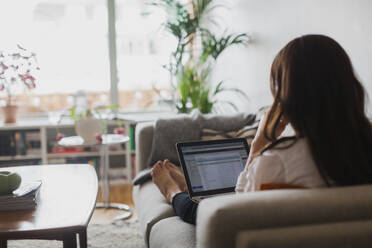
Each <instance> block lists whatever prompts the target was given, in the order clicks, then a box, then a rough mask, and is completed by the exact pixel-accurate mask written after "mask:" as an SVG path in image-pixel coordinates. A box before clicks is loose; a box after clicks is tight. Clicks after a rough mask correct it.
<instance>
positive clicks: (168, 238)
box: [150, 216, 196, 248]
mask: <svg viewBox="0 0 372 248" xmlns="http://www.w3.org/2000/svg"><path fill="white" fill-rule="evenodd" d="M150 244H151V248H195V247H196V240H195V226H194V225H191V224H188V223H186V222H183V221H182V220H181V219H180V218H179V217H178V216H175V217H170V218H167V219H163V220H161V221H159V222H157V223H156V224H155V225H154V226H153V227H152V229H151V234H150Z"/></svg>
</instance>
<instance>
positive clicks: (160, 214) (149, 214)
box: [133, 181, 174, 243]
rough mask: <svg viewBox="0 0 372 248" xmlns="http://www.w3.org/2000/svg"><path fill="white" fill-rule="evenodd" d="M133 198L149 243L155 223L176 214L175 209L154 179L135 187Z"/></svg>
mask: <svg viewBox="0 0 372 248" xmlns="http://www.w3.org/2000/svg"><path fill="white" fill-rule="evenodd" d="M133 200H134V204H135V206H136V210H137V213H138V219H139V223H140V227H141V232H142V235H143V236H144V238H145V241H146V243H147V242H148V240H149V235H150V231H151V228H152V227H153V225H154V224H155V223H157V222H158V221H160V220H162V219H164V218H168V217H170V216H174V211H173V208H172V206H171V205H170V204H168V203H167V202H166V201H165V198H164V196H163V195H162V194H161V193H160V191H159V190H158V188H157V187H156V185H155V184H154V183H153V182H152V181H149V182H146V183H144V184H142V185H140V186H135V187H134V188H133Z"/></svg>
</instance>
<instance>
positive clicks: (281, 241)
mask: <svg viewBox="0 0 372 248" xmlns="http://www.w3.org/2000/svg"><path fill="white" fill-rule="evenodd" d="M267 237H270V238H269V239H268V238H267ZM371 244H372V220H369V221H350V222H336V223H324V224H316V225H308V226H294V227H283V228H268V229H262V230H249V231H243V232H239V234H238V236H237V239H236V248H245V247H249V248H277V247H286V248H298V247H301V248H315V247H316V248H329V247H337V248H351V247H358V248H369V247H371Z"/></svg>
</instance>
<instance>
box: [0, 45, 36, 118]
mask: <svg viewBox="0 0 372 248" xmlns="http://www.w3.org/2000/svg"><path fill="white" fill-rule="evenodd" d="M37 70H39V67H38V66H37V61H36V54H35V53H33V52H30V51H28V50H26V49H25V48H23V47H21V46H20V45H17V47H16V49H15V50H14V51H10V52H9V51H8V52H6V51H0V91H1V92H3V93H4V94H5V102H6V104H5V106H4V107H2V109H3V113H4V123H15V122H16V111H17V108H18V107H17V105H16V104H15V103H14V97H13V96H14V95H15V94H19V93H20V92H22V91H23V90H24V89H25V88H26V89H28V90H31V89H34V88H35V87H36V84H35V77H34V73H35V72H36V71H37Z"/></svg>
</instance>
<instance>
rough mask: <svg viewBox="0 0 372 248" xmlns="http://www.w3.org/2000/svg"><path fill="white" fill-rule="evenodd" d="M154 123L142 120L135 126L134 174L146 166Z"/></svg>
mask: <svg viewBox="0 0 372 248" xmlns="http://www.w3.org/2000/svg"><path fill="white" fill-rule="evenodd" d="M153 136H154V123H153V122H143V123H139V124H137V126H136V135H135V137H136V141H135V142H136V174H138V172H140V171H141V170H143V169H146V168H148V165H147V161H148V159H149V157H150V154H151V147H152V138H153Z"/></svg>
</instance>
